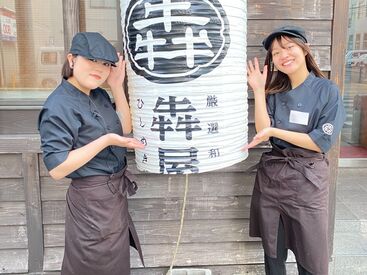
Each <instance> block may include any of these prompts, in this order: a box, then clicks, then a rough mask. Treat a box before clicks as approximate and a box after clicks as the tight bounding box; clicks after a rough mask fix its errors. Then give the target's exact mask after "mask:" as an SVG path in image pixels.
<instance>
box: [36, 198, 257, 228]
mask: <svg viewBox="0 0 367 275" xmlns="http://www.w3.org/2000/svg"><path fill="white" fill-rule="evenodd" d="M250 200H251V197H250V196H227V197H214V196H213V197H195V198H191V197H190V198H188V201H187V203H186V212H185V218H186V219H187V220H200V219H247V218H248V217H249V209H250ZM181 204H182V198H181V197H180V198H159V199H146V198H145V199H131V200H129V212H130V214H131V217H132V219H133V220H134V221H146V222H147V221H169V220H178V219H179V217H180V207H181ZM65 206H66V203H65V201H46V202H43V203H42V213H43V224H62V223H64V219H65Z"/></svg>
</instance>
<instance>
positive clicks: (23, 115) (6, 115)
mask: <svg viewBox="0 0 367 275" xmlns="http://www.w3.org/2000/svg"><path fill="white" fill-rule="evenodd" d="M32 108H34V109H33V110H32V109H30V110H22V109H20V110H19V109H14V110H1V109H0V135H9V134H14V130H16V132H21V133H22V134H33V133H35V131H34V130H35V129H37V117H38V114H39V110H40V107H37V106H35V107H33V106H32Z"/></svg>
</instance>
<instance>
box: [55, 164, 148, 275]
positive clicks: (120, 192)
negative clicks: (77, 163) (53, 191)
mask: <svg viewBox="0 0 367 275" xmlns="http://www.w3.org/2000/svg"><path fill="white" fill-rule="evenodd" d="M136 190H137V186H136V183H135V181H134V180H133V179H132V175H131V174H130V173H129V172H128V171H127V170H126V167H125V168H124V169H123V170H121V171H120V172H118V173H116V174H112V175H109V176H91V177H84V178H80V179H73V180H72V182H71V184H70V186H69V189H68V191H67V194H66V202H67V206H66V214H65V253H64V259H63V263H62V269H61V274H62V275H71V274H73V275H129V274H130V245H132V246H133V247H135V248H136V249H137V250H138V252H139V255H140V259H141V261H142V263H143V265H144V262H143V256H142V251H141V247H140V243H139V239H138V235H137V233H136V230H135V227H134V224H133V222H132V220H131V217H130V215H129V212H128V203H127V193H128V194H129V195H130V196H131V195H133V194H135V191H136Z"/></svg>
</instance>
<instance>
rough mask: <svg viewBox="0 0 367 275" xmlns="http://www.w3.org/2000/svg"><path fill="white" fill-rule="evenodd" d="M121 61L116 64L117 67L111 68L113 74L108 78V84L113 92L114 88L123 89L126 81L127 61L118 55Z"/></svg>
mask: <svg viewBox="0 0 367 275" xmlns="http://www.w3.org/2000/svg"><path fill="white" fill-rule="evenodd" d="M117 55H118V57H119V61H118V62H117V63H116V67H111V72H110V74H109V76H108V78H107V84H108V85H109V86H110V87H111V90H112V91H113V90H114V88H121V87H122V85H123V83H124V79H125V60H123V59H122V55H121V54H120V53H117Z"/></svg>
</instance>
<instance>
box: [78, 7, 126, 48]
mask: <svg viewBox="0 0 367 275" xmlns="http://www.w3.org/2000/svg"><path fill="white" fill-rule="evenodd" d="M118 5H119V1H118V0H81V1H80V7H81V12H80V21H81V22H80V29H81V31H93V32H99V33H101V34H102V35H103V36H104V37H106V38H107V39H108V40H109V41H110V42H111V44H112V45H114V46H115V48H116V50H117V51H120V52H122V32H121V19H120V18H121V15H120V9H119V6H118Z"/></svg>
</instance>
